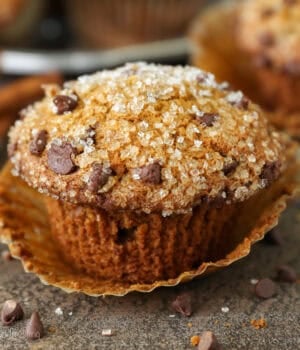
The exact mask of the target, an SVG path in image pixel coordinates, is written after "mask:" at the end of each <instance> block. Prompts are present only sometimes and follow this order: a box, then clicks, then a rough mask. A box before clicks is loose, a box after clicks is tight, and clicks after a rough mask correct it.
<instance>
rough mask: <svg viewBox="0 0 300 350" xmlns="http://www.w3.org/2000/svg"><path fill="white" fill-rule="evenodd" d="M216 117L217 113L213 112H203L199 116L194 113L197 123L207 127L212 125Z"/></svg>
mask: <svg viewBox="0 0 300 350" xmlns="http://www.w3.org/2000/svg"><path fill="white" fill-rule="evenodd" d="M218 118H219V116H218V114H215V113H204V114H203V115H201V116H199V115H196V119H197V121H198V122H199V123H201V124H203V125H205V126H209V127H210V126H213V125H214V123H215V122H216V121H217V119H218Z"/></svg>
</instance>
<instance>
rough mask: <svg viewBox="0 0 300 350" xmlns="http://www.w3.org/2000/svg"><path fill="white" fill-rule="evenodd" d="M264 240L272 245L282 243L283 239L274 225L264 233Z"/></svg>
mask: <svg viewBox="0 0 300 350" xmlns="http://www.w3.org/2000/svg"><path fill="white" fill-rule="evenodd" d="M264 242H266V243H269V244H272V245H283V244H284V239H283V237H282V235H281V233H280V230H279V229H278V228H277V227H275V228H273V229H272V230H271V231H269V232H268V233H267V234H266V235H265V237H264Z"/></svg>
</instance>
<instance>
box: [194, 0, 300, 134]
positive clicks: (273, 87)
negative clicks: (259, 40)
mask: <svg viewBox="0 0 300 350" xmlns="http://www.w3.org/2000/svg"><path fill="white" fill-rule="evenodd" d="M237 12H238V2H236V1H232V0H231V1H225V2H224V3H221V4H219V5H215V6H212V8H210V9H208V10H206V11H205V12H204V13H202V14H201V15H200V17H199V18H197V19H196V20H195V21H194V23H193V25H192V26H191V29H190V39H191V43H192V54H191V58H190V60H191V63H192V64H193V65H195V66H197V67H199V68H201V69H204V70H207V71H209V72H212V73H214V74H215V76H216V78H217V80H219V81H228V82H229V83H230V84H231V85H232V87H233V88H235V89H240V90H242V91H243V92H244V93H245V94H246V95H247V96H249V97H250V98H251V99H252V100H253V101H255V102H256V103H258V104H260V105H261V106H263V107H266V108H267V109H269V108H268V107H269V104H270V101H281V97H282V96H285V97H286V96H287V95H288V96H290V98H297V94H295V91H294V89H295V86H296V84H295V82H294V80H291V79H290V78H289V77H288V76H285V75H282V74H281V75H279V74H278V75H276V74H275V73H271V72H269V71H268V70H267V69H266V68H263V67H262V68H258V67H255V66H254V65H253V64H252V63H251V62H252V59H251V57H249V55H247V54H246V53H245V52H243V51H242V50H240V48H239V47H238V45H237V44H236V41H235V40H234V38H235V30H236V21H237V17H238V16H237ZM297 84H299V83H297ZM281 89H284V91H283V90H281ZM289 91H290V93H289ZM285 102H286V101H285ZM289 104H291V101H289ZM273 109H274V108H273V107H272V112H267V115H268V118H269V120H270V121H271V123H272V124H273V125H274V126H276V127H277V128H278V129H280V130H285V131H287V132H288V133H289V134H290V135H291V136H293V137H295V138H300V111H294V112H290V111H289V110H288V109H287V108H286V107H284V102H283V103H282V108H276V110H275V111H273Z"/></svg>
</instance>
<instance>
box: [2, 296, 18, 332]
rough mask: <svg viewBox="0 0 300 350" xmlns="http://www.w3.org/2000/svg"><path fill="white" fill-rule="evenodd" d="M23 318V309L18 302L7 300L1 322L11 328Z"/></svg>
mask: <svg viewBox="0 0 300 350" xmlns="http://www.w3.org/2000/svg"><path fill="white" fill-rule="evenodd" d="M23 316H24V312H23V309H22V307H21V305H20V304H19V303H18V302H16V301H15V300H6V302H5V303H4V304H3V307H2V311H1V322H2V324H3V325H4V326H10V325H11V324H12V323H13V322H15V321H18V320H21V319H22V318H23Z"/></svg>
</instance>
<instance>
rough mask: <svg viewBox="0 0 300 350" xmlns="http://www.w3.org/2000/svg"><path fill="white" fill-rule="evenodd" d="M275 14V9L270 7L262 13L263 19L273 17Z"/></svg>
mask: <svg viewBox="0 0 300 350" xmlns="http://www.w3.org/2000/svg"><path fill="white" fill-rule="evenodd" d="M275 12H276V11H275V9H274V8H272V7H268V8H266V9H264V10H263V11H262V13H261V16H262V17H263V18H268V17H271V16H273V15H274V13H275Z"/></svg>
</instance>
